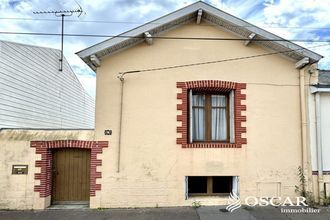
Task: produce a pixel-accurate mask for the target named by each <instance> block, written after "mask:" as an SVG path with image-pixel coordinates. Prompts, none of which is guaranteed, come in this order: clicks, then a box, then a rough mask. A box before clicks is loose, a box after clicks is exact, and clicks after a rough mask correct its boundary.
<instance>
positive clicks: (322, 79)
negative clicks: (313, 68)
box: [319, 70, 330, 86]
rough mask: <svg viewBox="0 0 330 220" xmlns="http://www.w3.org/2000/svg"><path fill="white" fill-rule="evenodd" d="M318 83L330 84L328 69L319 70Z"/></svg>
mask: <svg viewBox="0 0 330 220" xmlns="http://www.w3.org/2000/svg"><path fill="white" fill-rule="evenodd" d="M319 85H321V86H322V85H324V86H325V85H327V86H330V70H319Z"/></svg>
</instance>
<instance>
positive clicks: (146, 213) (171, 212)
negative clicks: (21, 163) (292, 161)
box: [0, 206, 330, 220]
mask: <svg viewBox="0 0 330 220" xmlns="http://www.w3.org/2000/svg"><path fill="white" fill-rule="evenodd" d="M224 208H225V207H219V206H212V207H200V208H197V209H194V208H191V207H176V208H143V209H57V210H56V209H47V210H44V211H4V210H2V211H0V219H1V220H12V219H15V220H16V219H19V220H30V219H33V220H41V219H42V220H44V219H47V220H51V219H56V220H57V219H61V220H76V219H79V220H80V219H82V220H85V219H86V220H87V219H88V220H90V219H92V220H101V219H102V220H107V219H111V220H117V219H118V220H119V219H120V220H126V219H127V220H148V219H152V220H158V219H159V220H167V219H168V220H195V219H196V220H219V219H221V220H232V219H233V220H248V219H249V220H255V219H256V220H259V219H265V220H275V219H276V220H282V219H283V220H308V219H313V220H321V219H322V220H323V219H330V207H328V208H326V207H325V208H324V207H322V208H320V213H319V214H297V213H291V214H288V213H281V211H280V208H274V207H262V208H261V207H258V208H256V207H253V208H240V209H238V210H235V211H234V212H232V213H229V212H224V211H223V210H224Z"/></svg>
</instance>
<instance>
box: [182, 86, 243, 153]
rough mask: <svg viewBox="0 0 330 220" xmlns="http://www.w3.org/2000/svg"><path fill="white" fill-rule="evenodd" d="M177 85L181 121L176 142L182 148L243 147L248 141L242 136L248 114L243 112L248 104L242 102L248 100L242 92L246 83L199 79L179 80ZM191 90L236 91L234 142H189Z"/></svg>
mask: <svg viewBox="0 0 330 220" xmlns="http://www.w3.org/2000/svg"><path fill="white" fill-rule="evenodd" d="M176 87H177V88H178V89H181V91H179V92H178V93H177V100H178V101H179V102H180V104H177V110H178V115H177V121H178V122H180V123H181V125H179V126H178V127H177V133H178V134H179V135H178V136H179V137H177V139H176V143H177V144H179V145H181V147H182V148H241V147H242V145H243V144H246V143H247V140H246V138H243V137H242V134H243V133H246V127H244V126H243V125H242V123H243V122H246V116H245V115H243V114H242V112H243V111H246V105H245V104H242V101H243V100H246V95H245V94H242V90H244V89H246V83H236V82H227V81H220V80H198V81H187V82H177V83H176ZM189 90H193V91H212V92H230V91H232V90H233V91H234V125H235V128H234V131H235V134H234V136H235V142H234V143H219V142H204V143H194V142H193V143H189V140H188V137H189V117H188V114H189V112H188V111H189V110H188V109H189Z"/></svg>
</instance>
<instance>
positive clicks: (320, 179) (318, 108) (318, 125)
mask: <svg viewBox="0 0 330 220" xmlns="http://www.w3.org/2000/svg"><path fill="white" fill-rule="evenodd" d="M315 117H316V153H317V180H318V196H319V201H320V205H323V193H324V181H323V164H322V161H323V160H322V130H321V102H320V93H319V92H316V93H315Z"/></svg>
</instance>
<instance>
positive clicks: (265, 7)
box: [0, 0, 330, 96]
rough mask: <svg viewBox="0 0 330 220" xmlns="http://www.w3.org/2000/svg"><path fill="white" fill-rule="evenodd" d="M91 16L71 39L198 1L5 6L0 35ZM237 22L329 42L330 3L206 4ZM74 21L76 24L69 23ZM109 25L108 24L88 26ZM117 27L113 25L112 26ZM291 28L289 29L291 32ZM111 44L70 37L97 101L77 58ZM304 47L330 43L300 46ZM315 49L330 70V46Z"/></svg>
mask: <svg viewBox="0 0 330 220" xmlns="http://www.w3.org/2000/svg"><path fill="white" fill-rule="evenodd" d="M76 2H78V3H79V4H80V5H81V6H82V8H83V10H84V11H85V12H86V14H83V15H81V16H80V17H79V18H78V17H77V16H72V17H68V18H66V19H67V20H68V21H67V22H66V23H65V32H66V33H70V34H101V35H115V34H119V33H121V32H123V31H126V30H129V29H131V28H134V27H136V26H138V25H141V24H143V23H145V22H147V21H150V20H153V19H156V18H158V17H160V16H163V15H165V14H167V13H170V12H172V11H174V10H176V9H179V8H182V7H184V6H186V5H189V4H191V3H193V2H195V1H194V0H182V1H181V0H150V1H147V0H76V1H75V0H0V32H9V31H11V32H46V33H60V29H61V25H60V22H59V21H49V20H47V21H45V20H29V19H21V20H17V19H8V18H30V19H58V18H56V17H55V16H54V15H52V14H49V15H34V14H33V13H32V12H33V11H45V10H61V9H67V10H70V9H77V8H78V5H77V3H76ZM205 2H207V3H209V4H211V5H213V6H215V7H218V8H219V9H221V10H224V11H226V12H228V13H230V14H232V15H234V16H237V17H239V18H241V19H244V20H246V21H248V22H250V23H252V24H255V25H257V26H259V27H262V28H264V29H266V30H268V31H270V32H272V33H274V34H277V35H279V36H281V37H284V38H286V39H311V40H330V0H234V1H230V0H205ZM69 20H75V21H69ZM89 21H107V22H89ZM109 21H110V22H113V23H108V22H109ZM289 27H290V28H289ZM0 39H1V40H8V41H14V42H20V43H27V44H32V45H39V46H46V47H52V48H58V49H59V48H60V37H58V36H57V37H50V36H46V37H45V36H28V35H6V34H0ZM105 39H106V38H91V37H66V38H65V44H64V48H65V49H64V53H65V56H66V58H67V59H68V61H69V63H70V64H71V66H72V68H73V70H74V72H75V73H76V74H77V76H78V78H79V80H80V81H81V83H82V85H83V86H84V87H85V89H86V91H87V92H88V93H89V94H90V95H92V96H95V73H94V72H93V71H91V70H90V69H89V67H88V66H86V65H85V64H84V62H82V61H81V60H80V58H78V57H77V56H76V55H75V53H76V52H78V51H80V50H82V49H84V48H86V47H88V46H91V45H93V44H95V43H97V42H100V41H102V40H105ZM297 43H298V44H300V45H303V46H305V47H311V46H316V45H324V44H326V43H324V42H320V43H299V42H297ZM327 44H328V46H322V47H318V48H314V49H312V50H313V51H315V52H317V53H319V54H321V55H323V56H324V57H325V58H323V59H322V61H321V62H320V66H319V67H320V68H321V69H330V46H329V45H330V44H329V43H327Z"/></svg>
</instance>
